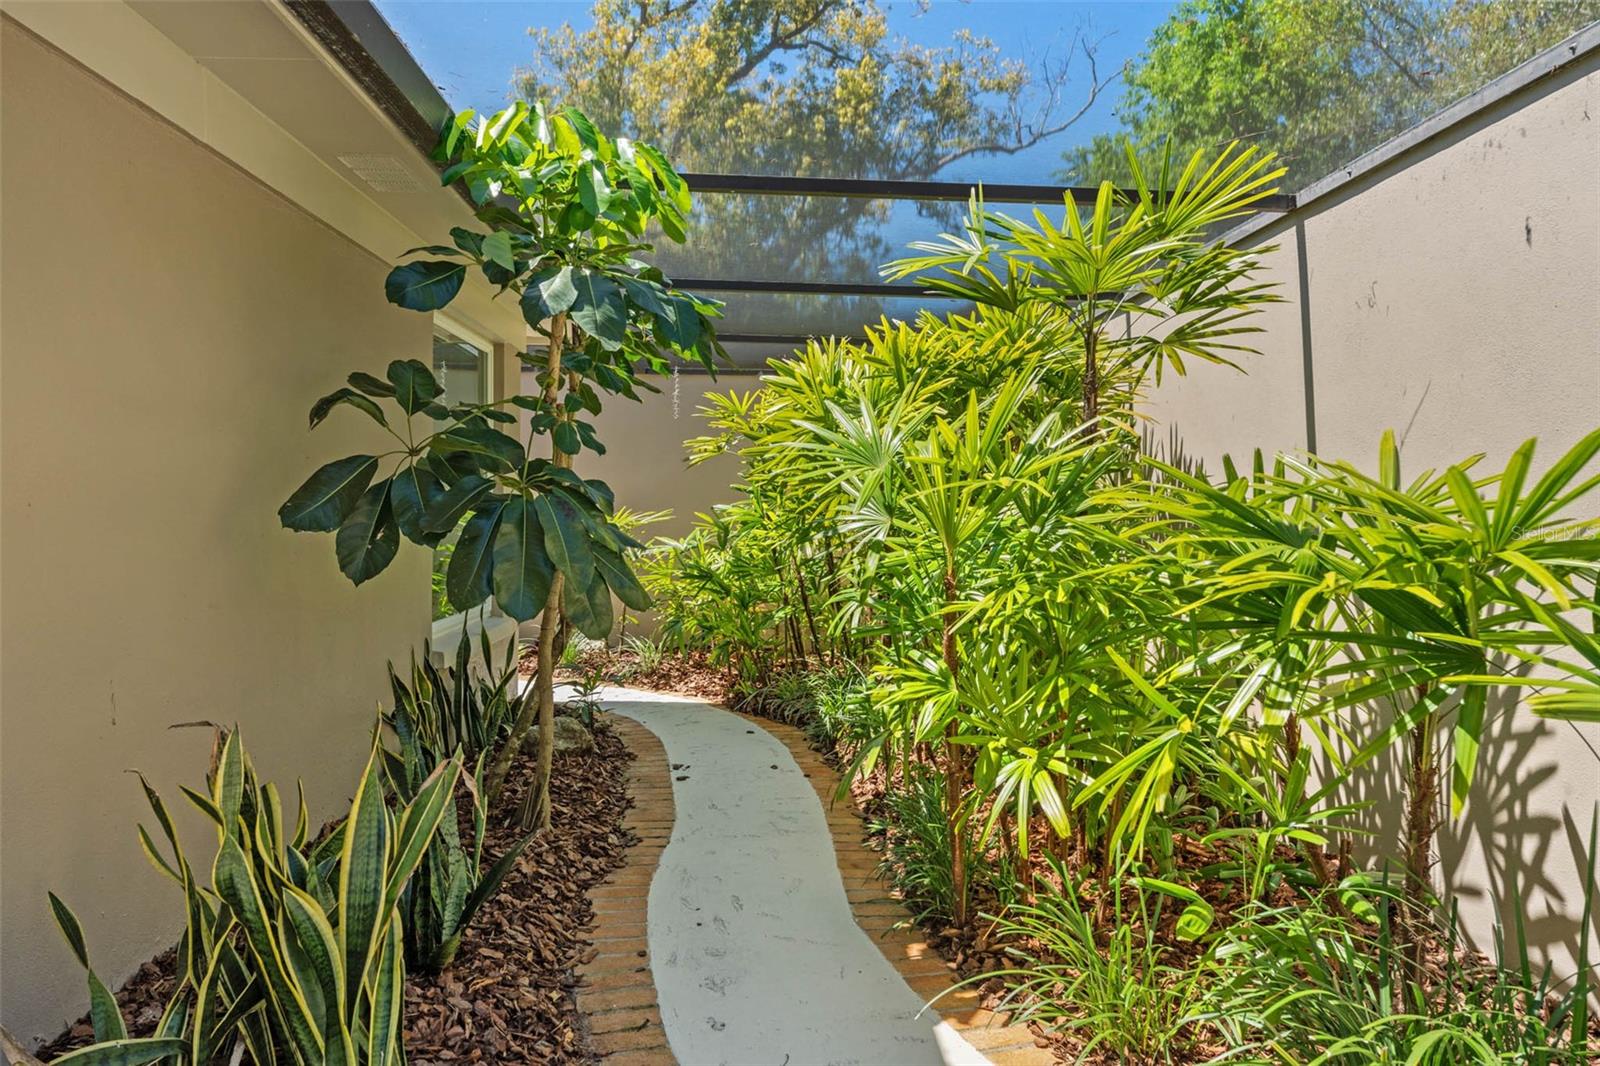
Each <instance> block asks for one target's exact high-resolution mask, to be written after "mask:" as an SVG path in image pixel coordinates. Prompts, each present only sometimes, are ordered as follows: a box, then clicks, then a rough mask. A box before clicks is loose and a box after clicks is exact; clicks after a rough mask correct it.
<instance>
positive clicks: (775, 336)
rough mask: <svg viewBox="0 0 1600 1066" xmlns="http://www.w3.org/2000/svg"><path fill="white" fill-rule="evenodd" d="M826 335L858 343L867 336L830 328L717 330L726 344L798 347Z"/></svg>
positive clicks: (718, 335)
mask: <svg viewBox="0 0 1600 1066" xmlns="http://www.w3.org/2000/svg"><path fill="white" fill-rule="evenodd" d="M824 337H836V338H838V339H839V340H842V341H853V342H855V343H857V344H859V343H861V342H862V341H865V340H866V339H867V338H865V337H863V336H860V335H859V334H854V333H835V332H832V331H830V330H818V331H817V332H815V333H724V332H722V331H721V330H718V331H717V340H719V341H722V342H723V343H724V344H781V345H785V346H788V347H794V348H798V347H800V346H801V345H803V344H805V343H806V342H808V341H812V340H820V339H822V338H824Z"/></svg>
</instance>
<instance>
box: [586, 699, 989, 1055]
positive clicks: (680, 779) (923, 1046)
mask: <svg viewBox="0 0 1600 1066" xmlns="http://www.w3.org/2000/svg"><path fill="white" fill-rule="evenodd" d="M604 702H605V706H606V708H607V709H608V710H610V711H614V712H616V713H617V714H620V715H624V716H626V717H628V718H631V719H633V720H635V721H637V722H639V723H640V724H642V725H643V726H645V727H646V728H647V729H649V730H650V732H652V733H654V734H655V735H656V736H657V737H658V738H659V739H660V740H661V742H662V744H663V745H664V746H665V749H666V754H667V758H668V760H669V761H670V763H671V764H672V765H673V769H672V778H673V785H672V797H673V802H674V806H675V808H676V815H675V820H674V823H673V828H672V834H671V838H670V841H669V842H668V844H667V846H666V849H665V850H664V851H663V852H662V854H661V857H660V863H659V866H658V868H657V870H656V873H655V875H654V877H653V878H652V879H651V881H650V889H649V907H648V922H647V942H648V946H649V959H650V964H649V965H650V968H651V970H652V971H653V974H654V979H655V986H656V993H657V999H658V1002H659V1009H660V1019H661V1024H662V1026H663V1027H664V1029H665V1032H666V1036H667V1040H668V1043H669V1044H670V1046H671V1050H672V1053H673V1055H675V1056H676V1058H677V1059H678V1061H679V1062H681V1063H686V1064H692V1066H712V1064H730V1066H733V1064H737V1066H757V1064H768V1063H770V1064H773V1066H784V1064H787V1066H806V1064H812V1063H815V1064H824V1063H826V1064H835V1063H837V1064H847V1063H860V1064H863V1066H945V1064H948V1066H955V1064H978V1063H988V1062H989V1061H990V1060H989V1059H987V1058H985V1057H984V1056H983V1055H982V1054H980V1053H979V1052H978V1051H977V1050H976V1049H975V1048H974V1047H973V1046H972V1045H971V1044H970V1043H968V1042H967V1041H966V1040H965V1039H964V1038H963V1037H962V1036H961V1035H960V1034H959V1033H958V1032H956V1031H955V1030H954V1029H953V1028H951V1026H950V1025H949V1024H948V1023H946V1022H944V1021H942V1020H941V1018H940V1016H939V1014H938V1013H936V1012H935V1011H933V1010H926V1011H925V1010H924V1009H923V997H922V996H920V995H918V994H917V993H916V992H914V991H912V989H911V988H910V987H909V986H908V985H907V984H906V982H905V980H904V979H903V978H902V977H901V976H900V975H899V974H898V973H896V972H895V969H894V967H893V966H891V965H890V963H889V961H888V960H887V959H886V958H885V957H884V956H883V954H882V952H880V951H879V950H878V947H877V945H875V944H874V943H873V942H872V941H871V940H870V939H869V938H868V936H867V934H866V933H865V932H863V931H862V929H861V928H860V926H858V925H857V924H856V922H855V919H854V917H853V916H852V914H851V910H850V904H849V902H848V900H847V898H846V895H845V889H844V885H843V882H842V880H841V877H840V872H839V867H838V865H837V862H836V860H835V853H834V847H833V840H832V836H831V835H830V832H829V828H828V823H827V819H826V817H825V815H824V812H823V810H822V806H821V804H820V803H819V802H818V799H817V794H816V792H815V791H814V790H813V788H812V786H811V783H810V782H809V781H807V779H806V777H805V775H804V773H803V772H802V771H801V769H800V767H799V766H798V765H797V764H796V763H795V760H794V758H793V757H792V756H791V755H790V752H789V749H788V748H787V747H785V745H784V744H783V743H782V742H781V741H779V740H778V739H776V738H775V737H773V736H772V735H771V734H770V733H768V732H767V731H766V730H764V729H761V728H758V727H756V726H755V725H754V724H752V723H751V722H748V721H746V720H745V719H743V718H741V717H739V716H737V715H735V714H732V713H730V712H728V711H725V710H721V709H719V708H716V707H713V706H711V705H709V704H705V703H697V702H693V701H690V700H686V699H683V698H681V697H672V696H665V695H660V694H656V693H649V692H639V691H634V690H628V689H609V690H607V691H606V693H605V694H604Z"/></svg>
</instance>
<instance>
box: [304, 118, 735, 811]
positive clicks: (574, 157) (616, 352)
mask: <svg viewBox="0 0 1600 1066" xmlns="http://www.w3.org/2000/svg"><path fill="white" fill-rule="evenodd" d="M435 154H436V158H437V159H438V160H439V161H440V162H441V163H443V164H445V167H444V171H443V174H442V176H441V179H442V181H443V182H444V184H446V185H451V184H455V183H457V182H460V183H462V185H463V186H464V188H465V189H466V191H467V193H468V195H469V197H470V199H471V200H472V202H473V203H474V204H475V205H476V215H477V218H478V220H479V221H480V222H481V223H483V224H484V225H485V226H486V227H488V230H487V232H480V231H473V230H468V229H464V228H459V227H458V228H456V229H454V230H452V231H451V233H450V237H451V240H452V242H453V243H452V244H451V245H428V246H425V247H422V248H417V249H413V250H412V252H411V253H409V254H413V255H415V254H422V255H426V256H429V257H431V258H424V259H413V260H411V261H409V262H406V263H404V264H402V265H400V266H397V267H395V268H394V269H393V270H392V271H390V273H389V277H388V279H387V281H386V282H385V292H386V294H387V296H388V298H389V300H390V302H392V303H395V304H397V305H399V306H401V307H404V308H407V309H409V310H413V311H421V312H432V311H437V310H439V309H440V308H443V307H445V306H447V305H448V304H449V303H450V302H451V301H452V300H453V299H454V298H455V297H456V295H457V293H459V292H460V291H461V288H462V286H463V285H464V284H465V282H466V278H467V274H468V270H469V268H470V269H474V270H476V271H479V272H481V273H482V275H483V276H484V278H486V279H487V280H488V282H489V283H490V284H492V285H494V286H496V287H497V288H498V289H499V291H500V292H501V293H505V292H511V293H514V294H515V296H516V297H517V299H518V301H519V303H520V306H521V308H522V313H523V317H524V318H525V319H526V320H527V323H528V325H529V327H530V328H532V329H533V330H534V331H535V332H537V333H539V334H540V335H541V336H543V337H545V338H546V340H547V344H546V350H545V354H544V358H543V360H542V362H541V361H534V362H535V365H537V366H539V368H540V373H539V381H540V384H541V386H542V388H543V391H542V392H541V393H540V394H538V395H535V396H523V395H517V396H512V397H507V398H504V399H501V400H497V401H493V402H490V403H482V404H454V405H446V404H444V403H442V402H440V400H439V397H440V396H441V394H442V390H441V388H440V386H439V383H438V381H437V380H436V379H435V378H434V376H433V374H432V373H431V371H430V370H429V369H428V367H426V366H425V365H424V364H422V363H421V362H419V361H417V360H415V359H409V360H396V361H395V362H393V363H391V364H390V365H389V369H388V373H387V380H382V379H379V378H376V377H374V376H373V375H370V374H366V373H362V372H357V373H354V374H352V375H351V376H350V379H349V381H350V383H349V385H348V386H346V387H344V388H340V389H338V390H336V391H334V392H332V393H330V394H329V395H327V396H325V397H323V398H322V399H321V400H319V401H317V403H316V404H315V405H314V406H313V407H312V409H311V425H312V427H313V428H315V427H316V426H317V425H318V424H319V423H320V422H322V421H323V419H325V418H326V417H327V416H328V415H329V413H330V412H331V411H332V410H333V409H334V408H335V407H337V406H340V405H346V406H350V407H354V408H356V409H357V410H360V411H362V412H363V413H365V414H366V415H368V416H369V417H370V418H372V419H373V420H374V421H376V422H377V423H378V424H379V426H380V427H382V428H383V429H384V430H385V431H386V432H387V433H388V434H389V435H390V436H392V437H393V438H394V439H395V442H396V445H397V447H395V448H394V449H392V450H391V451H389V452H386V453H384V454H382V455H376V456H373V455H354V456H350V457H347V458H344V459H339V460H335V461H334V462H331V463H328V464H327V465H325V466H323V467H322V468H321V469H319V470H318V471H317V472H316V473H314V474H313V475H312V476H311V477H310V479H308V480H307V481H306V483H305V484H304V485H303V486H301V487H300V488H299V489H298V490H296V491H295V493H294V494H293V495H292V496H290V498H289V500H288V501H287V502H286V503H285V504H284V505H283V507H282V508H281V509H280V510H279V517H280V518H281V520H282V521H283V524H284V525H285V526H287V527H288V528H290V529H295V530H306V531H316V532H335V533H336V534H337V535H336V548H337V554H338V558H339V565H340V569H341V570H343V571H344V573H345V574H346V576H348V577H349V578H350V579H351V580H352V581H353V582H355V583H356V584H360V583H362V582H363V581H366V580H369V579H370V578H372V577H374V576H375V575H377V574H378V573H380V572H382V571H383V570H384V569H385V568H386V567H387V566H388V565H389V563H390V562H391V561H392V560H393V558H394V556H395V554H396V552H397V551H398V548H399V540H400V536H401V535H402V534H404V535H405V536H406V537H407V539H410V540H413V541H415V542H417V543H419V544H423V545H426V546H428V547H433V546H435V545H437V544H438V543H439V541H440V539H441V538H442V537H443V536H444V535H445V534H446V533H447V532H448V531H449V530H452V529H454V528H455V527H456V525H457V524H458V523H459V522H460V521H461V520H462V519H463V517H465V519H466V526H465V528H464V529H463V530H462V532H461V536H460V539H459V540H458V541H457V543H456V546H455V549H454V552H453V555H452V558H451V562H450V567H449V569H448V571H447V573H446V591H447V594H448V597H449V599H450V601H451V602H452V603H457V604H462V603H479V602H482V601H483V600H484V599H486V598H487V597H488V596H490V595H493V596H494V597H495V599H496V601H497V602H498V603H499V605H500V607H501V609H503V610H504V611H505V612H506V613H507V614H508V615H510V616H511V617H512V618H515V619H516V620H518V621H519V622H520V621H527V620H529V619H532V618H534V617H535V616H542V621H541V627H540V628H541V633H542V634H544V636H543V638H542V639H541V640H540V642H539V667H538V673H537V677H536V682H535V684H536V692H537V693H538V696H539V699H538V701H537V703H536V704H529V705H527V706H526V707H525V708H524V712H525V713H524V714H522V715H519V717H518V719H517V721H515V722H514V723H513V725H512V731H511V742H510V743H509V744H506V745H505V746H503V748H502V749H501V751H500V752H499V753H498V755H497V756H496V758H495V759H494V761H493V762H492V763H491V765H490V766H489V769H488V771H487V776H486V779H485V783H486V787H487V789H488V791H489V794H490V796H491V797H493V796H496V795H498V794H499V792H500V789H501V787H502V786H503V784H504V781H505V777H506V774H507V772H508V771H509V769H510V766H511V761H512V759H513V758H514V757H515V756H516V754H517V752H518V751H519V750H520V749H521V747H522V744H523V741H524V739H525V738H526V737H527V736H528V734H529V732H530V731H531V730H532V728H533V726H534V724H535V719H537V725H538V729H539V779H538V782H537V786H538V787H537V790H536V801H535V803H534V804H533V805H532V807H531V808H530V809H529V812H528V813H529V814H530V815H531V822H536V823H537V824H538V825H540V826H547V825H548V824H549V819H550V805H549V777H550V753H551V749H552V747H553V742H554V729H555V719H554V715H555V704H554V696H553V675H554V669H555V663H556V648H555V644H556V642H557V634H559V633H560V632H561V629H562V620H563V619H566V620H567V621H569V622H570V623H571V624H572V625H573V626H575V627H576V628H577V629H578V630H579V631H581V632H584V633H586V634H588V635H589V636H591V637H594V638H596V639H605V638H606V637H607V636H608V635H609V633H610V631H611V628H612V622H613V612H612V596H613V595H615V596H616V597H617V598H618V599H619V600H621V601H622V602H623V603H624V604H626V605H627V606H630V607H633V608H634V609H635V610H643V609H645V608H647V607H648V606H649V605H650V601H649V597H648V596H647V595H646V594H645V592H644V589H643V588H642V587H641V586H640V584H639V582H638V580H637V579H636V578H635V577H634V574H633V571H632V569H631V567H630V566H629V565H628V562H627V560H626V559H625V557H624V553H625V552H626V551H627V550H628V549H630V548H636V547H639V544H638V542H637V541H635V540H633V538H631V537H629V536H627V535H626V534H624V533H623V532H622V531H621V530H620V529H619V528H618V527H617V525H616V524H615V523H614V522H613V521H611V518H610V516H611V514H612V512H613V508H614V501H613V499H612V494H611V490H610V489H609V488H608V487H607V486H606V485H605V483H604V482H601V481H598V480H593V479H584V478H581V477H579V476H578V475H576V474H575V473H573V472H572V469H571V465H572V457H573V456H575V455H577V454H578V453H579V452H581V451H583V450H584V449H588V450H590V451H593V452H595V453H597V454H599V453H603V452H604V446H603V445H602V444H601V443H600V441H599V440H598V438H597V437H596V436H595V431H594V426H593V424H592V423H591V422H589V421H586V420H585V419H584V418H583V417H580V416H582V415H589V416H592V415H595V414H598V413H599V411H600V408H601V401H600V395H601V393H611V394H615V395H621V396H625V397H628V398H630V399H635V400H637V399H638V391H637V390H638V388H640V387H645V386H644V385H643V384H642V382H641V379H640V373H641V371H642V370H650V371H654V372H656V373H661V372H664V371H665V370H666V369H667V367H668V365H669V364H668V357H669V356H672V355H676V356H679V357H682V358H688V359H692V360H695V361H697V362H699V363H701V364H703V365H704V366H705V367H706V368H707V369H708V370H709V369H712V368H713V367H714V362H715V360H716V358H717V357H718V356H720V355H721V354H722V349H721V346H720V345H719V344H718V343H717V340H716V335H715V332H714V330H713V328H712V324H711V319H712V317H714V316H715V315H716V314H718V311H717V307H716V305H715V304H713V303H710V302H707V301H705V300H701V299H698V298H696V297H694V296H692V295H690V294H688V293H685V292H682V291H681V290H679V289H677V288H675V287H674V286H673V285H672V283H671V282H670V281H669V280H668V279H667V278H666V277H665V276H664V275H663V274H662V273H661V272H660V271H659V270H656V269H654V268H653V267H650V266H648V265H647V264H645V263H644V262H643V261H642V260H641V259H640V258H639V256H640V255H641V254H644V253H646V252H648V251H649V250H650V245H649V244H648V243H647V242H646V241H645V240H644V236H645V233H646V230H647V229H648V228H649V227H651V226H652V225H653V226H655V227H658V228H659V229H660V230H661V231H662V232H663V233H665V234H667V236H669V237H671V238H673V239H674V240H680V241H681V240H682V239H683V237H684V227H685V224H686V220H687V215H688V211H689V206H690V201H689V190H688V187H687V186H686V185H685V184H684V182H683V179H682V178H681V177H679V175H678V174H677V172H676V171H674V170H673V168H672V166H671V164H670V163H669V162H668V161H667V159H666V157H665V156H663V155H662V154H661V152H659V151H658V150H656V149H655V148H653V147H651V146H649V145H646V144H635V143H633V142H631V141H629V140H627V139H626V138H612V137H608V136H605V135H603V134H601V133H600V131H599V130H597V129H596V128H595V126H594V124H593V123H591V122H590V121H589V119H588V118H587V117H586V116H585V115H583V114H582V112H579V111H577V110H574V109H571V108H569V109H566V110H562V111H557V112H547V111H546V110H545V109H544V108H543V107H542V106H534V107H529V106H528V105H527V104H524V103H517V104H514V105H513V106H511V107H509V108H506V109H505V110H503V111H500V112H498V113H496V114H495V115H493V116H487V117H484V118H481V119H480V118H478V117H477V116H476V115H475V114H474V113H473V112H471V111H464V112H461V113H460V114H458V115H456V116H455V117H454V118H453V119H452V120H451V121H450V122H449V123H448V124H447V125H446V127H445V129H444V131H443V133H442V135H441V138H440V141H439V145H438V149H437V151H436V153H435ZM441 257H442V258H441ZM379 401H390V402H392V403H393V404H394V405H395V406H396V407H398V409H399V411H398V416H397V417H395V419H394V421H393V422H392V423H391V421H390V416H388V415H386V414H385V412H384V409H383V407H382V406H381V405H380V402H379ZM511 407H515V408H521V409H522V410H524V411H526V412H528V415H527V437H526V439H525V440H519V439H518V438H517V437H516V436H513V435H511V434H510V433H507V432H506V431H505V429H504V428H502V427H514V426H516V424H517V421H518V418H517V415H516V414H515V413H514V412H513V411H511V410H508V408H511ZM417 415H424V416H426V417H427V418H428V419H431V420H432V421H433V423H435V424H436V426H435V427H430V428H431V429H432V431H431V432H424V433H422V434H421V435H420V436H419V435H418V433H417V430H416V427H415V426H414V424H413V420H414V418H415V416H417ZM513 432H515V431H514V430H513ZM546 436H547V437H548V438H549V455H548V457H547V458H546V457H543V456H537V455H535V454H534V451H535V444H536V442H538V441H540V440H541V439H543V438H544V437H546ZM386 461H387V462H390V463H391V464H392V465H391V466H390V468H389V469H388V471H387V476H384V477H381V478H380V477H379V474H380V472H381V468H382V467H383V466H384V464H385V462H386ZM375 478H377V480H374V479H375ZM530 827H531V823H530Z"/></svg>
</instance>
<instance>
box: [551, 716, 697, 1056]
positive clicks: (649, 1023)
mask: <svg viewBox="0 0 1600 1066" xmlns="http://www.w3.org/2000/svg"><path fill="white" fill-rule="evenodd" d="M605 720H606V722H607V724H609V725H610V726H611V728H612V729H613V730H615V731H616V734H617V736H618V737H620V738H621V739H622V742H623V743H624V744H626V745H627V746H628V750H629V751H631V752H633V755H634V759H633V765H632V766H630V767H629V768H628V780H627V789H628V796H629V798H630V799H631V800H632V801H633V802H632V803H631V804H630V805H629V808H628V812H627V814H626V815H625V816H624V818H623V820H622V825H623V828H625V829H627V830H629V831H631V832H632V833H634V834H635V835H636V836H637V837H638V838H639V839H638V841H637V842H636V843H634V844H633V845H632V846H631V847H629V848H628V850H627V851H626V852H625V853H624V856H623V862H622V865H621V866H619V867H617V868H616V869H615V870H613V871H612V872H611V873H610V874H608V875H607V876H606V877H605V879H604V880H602V881H601V882H600V883H599V884H598V885H596V886H595V887H594V888H591V889H590V890H589V901H590V904H591V905H592V907H593V908H594V923H593V925H592V927H591V928H590V930H589V938H590V940H591V941H592V942H593V947H591V948H590V949H589V950H588V951H586V952H585V953H584V955H583V961H582V963H581V964H580V965H579V966H578V977H579V981H578V987H577V990H576V991H577V996H578V1009H579V1010H580V1011H582V1012H583V1015H584V1018H585V1020H586V1022H587V1024H588V1031H589V1047H590V1050H592V1051H593V1052H594V1054H595V1055H596V1057H598V1058H599V1059H600V1060H601V1061H603V1062H605V1063H606V1066H675V1064H676V1063H677V1061H678V1060H677V1058H676V1057H674V1056H673V1054H672V1049H671V1048H670V1047H669V1046H668V1043H667V1033H666V1029H664V1028H663V1027H662V1024H661V1010H660V1005H659V1003H658V1001H657V998H656V984H655V977H654V975H653V974H652V973H651V969H650V943H649V937H648V934H647V932H646V920H647V917H648V911H649V903H650V879H651V878H652V877H654V876H655V872H656V867H657V865H659V864H660V862H661V853H662V852H663V851H665V850H666V847H667V842H668V841H669V840H670V839H671V838H672V823H673V819H674V806H673V802H672V775H671V771H670V769H669V767H668V763H667V749H666V748H665V747H664V746H663V745H662V743H661V741H660V740H659V739H658V738H657V737H656V735H655V734H654V733H652V732H650V730H649V729H647V728H646V727H645V726H643V725H641V724H640V723H638V722H636V721H634V720H633V719H632V718H628V717H627V716H625V715H620V714H607V715H606V716H605Z"/></svg>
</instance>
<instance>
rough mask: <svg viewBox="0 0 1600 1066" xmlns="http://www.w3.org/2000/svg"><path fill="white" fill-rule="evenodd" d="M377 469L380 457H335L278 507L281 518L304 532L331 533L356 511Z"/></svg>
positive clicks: (289, 525)
mask: <svg viewBox="0 0 1600 1066" xmlns="http://www.w3.org/2000/svg"><path fill="white" fill-rule="evenodd" d="M377 472H378V459H377V456H373V455H352V456H348V457H347V458H344V459H335V460H334V461H333V462H331V463H328V464H327V465H325V466H323V467H321V468H319V469H318V470H317V472H316V473H314V474H312V475H311V476H310V477H309V478H307V479H306V482H305V484H303V485H301V486H300V487H299V488H298V489H296V490H295V491H294V493H293V495H291V496H290V497H289V498H288V500H286V501H285V502H284V504H283V506H282V507H280V508H278V519H279V521H281V522H282V523H283V524H284V525H285V526H286V527H288V528H289V529H293V530H297V531H299V532H302V533H332V532H333V531H334V530H336V529H338V528H339V527H340V525H342V524H343V522H344V520H345V519H346V518H347V517H349V515H350V512H351V511H353V510H355V508H356V504H357V503H359V502H360V500H361V495H362V493H364V492H366V491H367V486H368V485H370V484H371V483H372V475H373V474H375V473H377Z"/></svg>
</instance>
